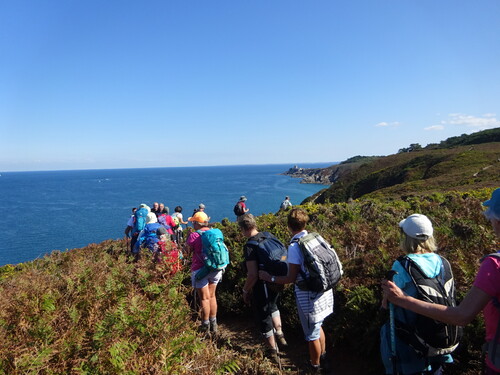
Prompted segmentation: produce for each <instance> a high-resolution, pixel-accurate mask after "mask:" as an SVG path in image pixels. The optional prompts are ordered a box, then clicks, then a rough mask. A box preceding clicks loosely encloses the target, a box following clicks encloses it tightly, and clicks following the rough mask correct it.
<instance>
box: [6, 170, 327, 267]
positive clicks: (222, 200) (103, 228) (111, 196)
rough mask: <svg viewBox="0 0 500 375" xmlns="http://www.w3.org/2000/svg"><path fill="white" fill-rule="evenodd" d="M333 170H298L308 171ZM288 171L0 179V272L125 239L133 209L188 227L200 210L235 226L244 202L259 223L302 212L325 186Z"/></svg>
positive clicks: (44, 174)
mask: <svg viewBox="0 0 500 375" xmlns="http://www.w3.org/2000/svg"><path fill="white" fill-rule="evenodd" d="M332 164H335V163H314V164H300V165H299V167H303V168H317V167H327V166H330V165H332ZM291 167H293V165H290V164H272V165H244V166H215V167H175V168H173V167H172V168H141V169H103V170H75V171H36V172H1V173H0V210H1V211H0V212H1V215H0V266H3V265H6V264H17V263H21V262H26V261H31V260H34V259H36V258H39V257H43V256H44V255H46V254H49V253H50V252H52V251H53V250H60V251H66V250H70V249H74V248H80V247H84V246H86V245H88V244H90V243H100V242H102V241H104V240H107V239H118V238H123V235H124V234H123V231H124V229H125V227H126V223H127V221H128V219H129V217H130V215H131V209H132V207H137V206H139V205H140V204H141V203H146V204H148V205H152V204H153V202H162V203H164V204H165V206H167V207H169V208H170V212H171V213H172V212H173V210H174V208H175V207H176V206H182V208H183V211H182V213H183V215H184V219H187V218H188V217H189V216H191V215H192V213H193V210H194V208H196V207H198V205H199V204H200V203H203V204H204V205H205V206H206V209H205V212H206V213H207V214H208V215H209V216H210V221H212V222H214V221H221V220H222V219H223V218H229V219H230V220H235V216H234V213H233V207H234V205H235V204H236V202H237V201H238V199H239V197H240V196H241V195H245V196H246V197H247V199H248V200H247V202H246V203H247V206H248V208H249V209H250V212H251V213H253V214H254V215H261V214H265V213H271V212H277V211H278V209H279V206H280V204H281V202H282V201H283V199H284V198H285V196H286V195H288V196H290V200H291V202H292V203H293V204H300V202H302V201H303V200H304V199H305V198H306V197H308V196H310V195H313V194H314V193H316V192H318V191H319V190H321V189H324V188H325V187H326V186H325V185H318V184H301V183H300V179H296V178H292V177H289V176H285V175H281V173H283V172H286V171H287V170H288V169H289V168H291Z"/></svg>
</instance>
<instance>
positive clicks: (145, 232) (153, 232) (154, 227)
mask: <svg viewBox="0 0 500 375" xmlns="http://www.w3.org/2000/svg"><path fill="white" fill-rule="evenodd" d="M161 227H162V225H161V224H159V223H158V219H157V218H156V215H155V214H154V213H153V212H149V213H148V214H147V215H146V225H145V226H144V228H143V229H142V230H141V231H140V232H139V235H138V236H137V241H136V242H135V245H134V248H133V250H132V254H133V255H134V256H135V260H136V261H138V260H139V258H140V256H141V248H142V247H145V248H147V249H149V250H150V251H151V253H152V254H153V255H154V254H155V253H156V252H157V251H158V245H157V243H158V241H159V238H158V233H157V231H158V229H159V228H161Z"/></svg>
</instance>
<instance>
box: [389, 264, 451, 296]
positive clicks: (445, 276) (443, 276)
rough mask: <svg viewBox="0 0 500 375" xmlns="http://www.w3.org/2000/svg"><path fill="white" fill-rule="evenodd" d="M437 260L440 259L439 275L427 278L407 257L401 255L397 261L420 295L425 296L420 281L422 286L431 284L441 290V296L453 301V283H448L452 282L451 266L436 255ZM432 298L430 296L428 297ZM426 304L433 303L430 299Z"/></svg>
mask: <svg viewBox="0 0 500 375" xmlns="http://www.w3.org/2000/svg"><path fill="white" fill-rule="evenodd" d="M438 256H439V258H440V259H441V269H440V271H439V274H438V275H437V276H436V277H429V276H427V275H426V274H425V272H424V271H422V268H420V266H419V265H418V264H417V263H416V262H415V261H414V260H413V259H411V258H410V257H409V256H406V255H403V256H400V257H399V258H398V259H397V260H398V262H399V263H400V264H401V266H402V267H403V268H404V269H405V271H406V272H408V275H409V276H410V279H411V280H412V282H413V284H414V285H415V287H416V288H417V290H418V291H419V293H420V294H422V295H426V294H427V293H425V291H424V290H423V288H422V286H421V285H420V284H421V283H420V282H417V281H421V282H422V284H424V285H425V284H430V283H432V284H433V285H436V286H437V287H439V288H440V289H441V292H442V294H443V296H447V299H448V300H449V299H453V297H454V290H453V283H449V281H450V280H453V273H452V271H451V265H450V262H448V260H447V259H446V258H443V257H442V256H440V255H438ZM434 279H435V280H436V281H437V283H436V282H433V281H431V280H434ZM430 297H432V296H430ZM428 302H433V303H434V302H435V301H433V300H432V298H431V299H429V300H428Z"/></svg>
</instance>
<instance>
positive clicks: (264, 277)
mask: <svg viewBox="0 0 500 375" xmlns="http://www.w3.org/2000/svg"><path fill="white" fill-rule="evenodd" d="M259 279H261V280H264V281H271V275H270V274H269V273H267V272H266V271H262V270H260V271H259Z"/></svg>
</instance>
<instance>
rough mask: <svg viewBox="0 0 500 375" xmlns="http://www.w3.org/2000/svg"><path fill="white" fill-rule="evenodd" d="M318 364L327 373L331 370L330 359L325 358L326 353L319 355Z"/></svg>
mask: <svg viewBox="0 0 500 375" xmlns="http://www.w3.org/2000/svg"><path fill="white" fill-rule="evenodd" d="M319 364H320V366H321V368H322V369H323V370H325V371H329V370H330V369H331V366H330V358H328V357H327V356H326V352H325V353H323V354H321V357H319Z"/></svg>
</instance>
